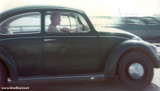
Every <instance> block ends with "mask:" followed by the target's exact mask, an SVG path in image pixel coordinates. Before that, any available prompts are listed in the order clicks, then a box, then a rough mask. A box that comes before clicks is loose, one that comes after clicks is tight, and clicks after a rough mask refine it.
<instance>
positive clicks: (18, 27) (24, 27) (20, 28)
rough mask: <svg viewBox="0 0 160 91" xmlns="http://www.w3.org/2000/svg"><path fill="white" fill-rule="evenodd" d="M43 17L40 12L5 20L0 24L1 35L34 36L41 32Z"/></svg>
mask: <svg viewBox="0 0 160 91" xmlns="http://www.w3.org/2000/svg"><path fill="white" fill-rule="evenodd" d="M40 17H41V15H40V13H38V12H30V13H23V14H19V15H15V16H13V17H10V18H8V19H6V20H4V21H3V22H2V23H1V24H0V34H3V35H17V34H34V33H40V32H41V18H40Z"/></svg>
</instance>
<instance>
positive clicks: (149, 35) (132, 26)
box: [106, 17, 160, 43]
mask: <svg viewBox="0 0 160 91" xmlns="http://www.w3.org/2000/svg"><path fill="white" fill-rule="evenodd" d="M106 27H113V28H117V29H122V30H125V31H127V32H131V33H133V34H135V35H137V36H139V37H141V38H142V39H143V40H145V41H148V42H151V43H159V42H160V21H159V20H158V19H156V18H155V17H111V18H110V21H109V25H107V26H106Z"/></svg>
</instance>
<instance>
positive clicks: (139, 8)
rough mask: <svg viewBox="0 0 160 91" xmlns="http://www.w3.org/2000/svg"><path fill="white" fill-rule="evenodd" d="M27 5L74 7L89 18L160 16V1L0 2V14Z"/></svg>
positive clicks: (6, 0) (56, 0)
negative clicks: (130, 15) (131, 15)
mask: <svg viewBox="0 0 160 91" xmlns="http://www.w3.org/2000/svg"><path fill="white" fill-rule="evenodd" d="M27 5H53V6H67V7H73V8H78V9H81V10H83V11H85V12H86V13H87V15H89V16H97V15H98V16H111V15H112V16H117V15H120V14H121V15H128V14H133V15H141V16H143V15H153V14H156V15H160V0H0V12H3V11H6V10H8V9H12V8H15V7H20V6H27Z"/></svg>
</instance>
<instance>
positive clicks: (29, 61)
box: [0, 6, 160, 89]
mask: <svg viewBox="0 0 160 91" xmlns="http://www.w3.org/2000/svg"><path fill="white" fill-rule="evenodd" d="M55 13H56V14H58V16H59V17H60V18H59V20H60V22H59V24H58V23H57V26H56V28H57V29H58V31H60V32H48V28H49V27H50V26H51V25H52V23H53V22H52V21H51V20H52V15H53V14H55ZM64 28H65V31H61V30H62V29H64ZM66 30H67V32H66ZM69 30H71V31H72V32H68V31H69ZM159 67H160V61H159V55H158V53H157V48H156V47H155V46H154V45H152V44H150V43H148V42H145V41H143V40H142V39H140V38H139V37H137V36H136V35H134V34H131V33H128V32H125V31H122V30H118V29H114V28H102V29H98V30H96V29H95V28H94V27H93V25H92V23H91V22H90V20H89V18H88V17H87V15H86V14H85V12H83V11H81V10H78V9H73V8H67V7H57V6H30V7H20V8H16V9H12V10H9V11H6V12H4V13H1V14H0V87H3V86H5V85H6V84H7V82H8V81H7V80H8V78H9V79H11V81H14V82H16V81H21V80H26V81H27V80H47V79H62V78H63V79H68V78H70V79H72V78H74V79H75V78H90V77H95V78H96V77H103V78H105V79H107V78H113V77H116V76H117V77H118V79H119V80H120V82H121V83H122V84H124V85H125V86H126V87H129V88H134V89H137V88H139V89H140V88H144V87H146V86H148V85H149V84H150V83H151V81H152V78H153V72H154V71H153V68H159Z"/></svg>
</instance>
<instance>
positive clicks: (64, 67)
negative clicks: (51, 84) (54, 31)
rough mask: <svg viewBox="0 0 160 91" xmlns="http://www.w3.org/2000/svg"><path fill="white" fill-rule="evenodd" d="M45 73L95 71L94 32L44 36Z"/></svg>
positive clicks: (95, 39) (96, 58)
mask: <svg viewBox="0 0 160 91" xmlns="http://www.w3.org/2000/svg"><path fill="white" fill-rule="evenodd" d="M46 39H50V40H51V41H50V40H48V41H44V69H45V71H44V72H45V73H44V74H45V75H64V74H78V73H87V72H97V71H98V68H99V43H98V39H97V36H96V35H95V34H88V35H84V34H83V35H82V34H81V35H76V36H75V35H74V34H72V35H68V36H65V35H64V34H62V35H59V36H53V35H52V36H51V35H50V36H45V38H44V40H46Z"/></svg>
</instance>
